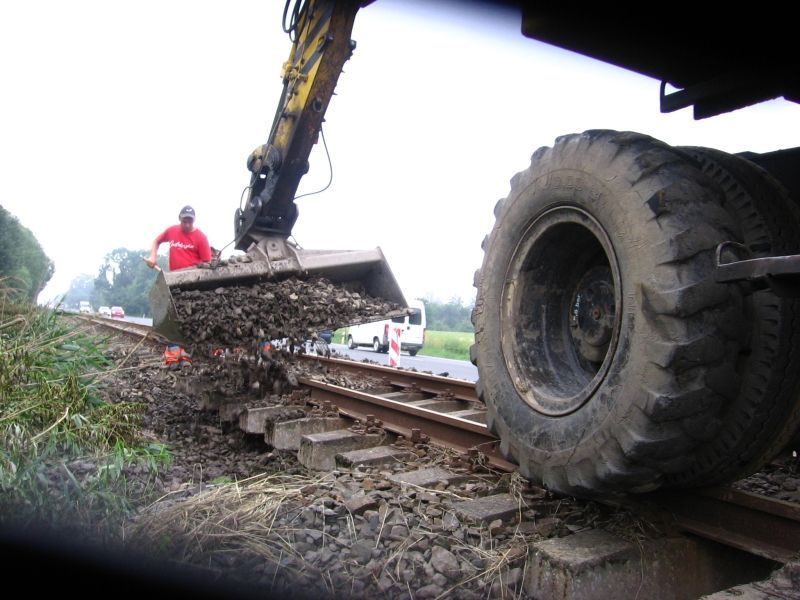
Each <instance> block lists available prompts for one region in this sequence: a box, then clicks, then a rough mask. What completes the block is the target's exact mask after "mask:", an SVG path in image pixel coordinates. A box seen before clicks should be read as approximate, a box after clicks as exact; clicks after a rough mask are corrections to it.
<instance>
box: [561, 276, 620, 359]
mask: <svg viewBox="0 0 800 600" xmlns="http://www.w3.org/2000/svg"><path fill="white" fill-rule="evenodd" d="M571 306H572V309H571V311H570V334H571V335H572V340H573V342H574V343H575V348H576V350H577V352H578V354H579V355H580V356H581V357H583V358H584V359H585V360H587V361H589V362H592V363H598V362H602V360H603V357H604V356H605V355H606V352H607V351H608V344H609V342H610V341H611V334H612V332H613V327H614V316H615V305H614V282H613V281H612V279H611V269H609V268H608V267H607V266H597V267H592V268H591V269H589V270H588V271H586V273H584V275H583V277H581V279H580V281H579V282H578V285H577V287H576V289H575V294H574V295H573V297H572V303H571Z"/></svg>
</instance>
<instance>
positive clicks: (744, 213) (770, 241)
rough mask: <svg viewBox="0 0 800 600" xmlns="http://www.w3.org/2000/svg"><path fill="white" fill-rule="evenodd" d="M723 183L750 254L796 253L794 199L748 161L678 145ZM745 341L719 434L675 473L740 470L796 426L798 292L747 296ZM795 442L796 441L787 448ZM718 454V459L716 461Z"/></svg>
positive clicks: (710, 475)
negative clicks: (736, 386)
mask: <svg viewBox="0 0 800 600" xmlns="http://www.w3.org/2000/svg"><path fill="white" fill-rule="evenodd" d="M679 150H682V151H684V152H686V153H687V154H689V155H690V156H692V158H693V159H695V160H696V161H697V162H698V163H699V165H700V167H701V168H702V170H703V172H704V173H706V175H708V176H709V177H710V178H711V179H713V180H714V181H715V182H717V184H719V186H720V187H721V188H722V189H723V191H724V193H725V198H726V207H727V209H728V211H729V212H731V213H732V214H733V215H734V216H735V218H736V219H737V221H738V222H739V223H740V228H741V231H742V242H743V244H744V245H745V246H746V248H747V253H748V256H747V257H749V258H761V257H764V256H783V255H789V254H800V207H798V205H797V203H796V202H794V201H793V200H792V198H791V197H790V195H789V193H788V191H787V190H786V189H785V188H784V187H783V186H782V185H781V184H780V183H779V182H778V181H776V180H775V179H774V178H773V177H771V176H770V175H769V174H768V173H767V172H766V171H764V170H763V169H762V168H760V167H758V166H757V165H755V164H754V163H752V162H750V161H748V160H746V159H744V158H741V157H738V156H734V155H730V154H727V153H725V152H721V151H719V150H713V149H711V148H695V147H687V148H679ZM746 300H747V308H748V312H747V315H748V316H747V324H748V325H749V326H750V327H749V328H748V330H747V331H748V336H749V337H748V344H747V347H746V348H745V349H744V350H745V355H744V356H743V357H742V359H740V362H739V364H738V365H737V371H738V372H739V373H740V374H741V380H742V386H741V390H740V392H739V398H738V400H737V402H735V403H733V404H732V405H731V406H730V407H728V410H727V411H725V412H724V413H723V414H722V415H721V418H722V423H723V425H722V429H721V435H720V436H719V437H718V438H715V439H714V440H710V441H709V442H708V443H706V444H703V445H701V446H700V447H699V448H698V449H697V450H696V451H695V456H696V461H695V466H694V468H693V469H691V470H690V471H689V472H687V473H683V474H680V475H678V476H676V477H675V478H673V479H674V481H675V482H676V483H680V482H681V481H683V480H684V479H689V480H703V479H706V480H708V481H709V483H716V482H720V481H726V480H733V479H736V478H738V477H741V476H743V475H747V474H749V473H751V472H753V471H755V470H757V469H759V468H760V467H761V466H763V464H764V463H766V462H768V461H769V460H771V459H772V458H774V457H775V455H777V454H778V453H779V452H780V451H781V450H782V449H784V447H785V446H786V445H787V444H788V443H789V442H790V440H792V439H793V438H795V442H794V443H795V444H796V443H797V441H796V440H797V434H798V433H800V431H798V428H800V299H798V298H795V297H782V296H780V295H779V294H777V293H776V292H775V291H773V290H771V289H762V290H760V291H756V292H755V293H753V294H752V295H748V296H747V299H746ZM793 449H797V448H793ZM720 455H722V456H724V457H725V459H726V460H725V461H722V462H720V460H719V457H720Z"/></svg>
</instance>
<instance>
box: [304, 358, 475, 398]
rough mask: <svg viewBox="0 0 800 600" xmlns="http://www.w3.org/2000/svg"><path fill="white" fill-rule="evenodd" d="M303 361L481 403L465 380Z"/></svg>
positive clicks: (352, 363) (349, 363) (380, 367)
mask: <svg viewBox="0 0 800 600" xmlns="http://www.w3.org/2000/svg"><path fill="white" fill-rule="evenodd" d="M300 358H301V360H305V361H319V362H320V363H322V364H326V365H329V366H331V367H335V368H336V369H339V370H341V371H345V372H348V373H355V374H360V375H365V374H366V375H371V376H373V377H380V378H382V379H385V380H386V383H387V384H389V385H394V386H397V387H409V386H411V385H412V384H413V385H415V386H416V387H417V388H418V389H419V390H420V391H422V392H427V393H429V394H433V395H436V394H442V393H448V392H449V393H451V394H453V396H454V397H455V398H458V399H459V400H465V401H466V402H480V400H478V396H477V394H476V393H475V384H474V383H473V382H472V381H466V380H464V379H452V378H450V377H442V376H441V375H430V374H428V373H420V372H419V371H406V370H403V369H396V368H394V367H386V366H384V365H373V364H370V363H364V362H356V361H354V360H344V359H341V358H325V357H321V356H314V355H310V354H306V355H301V356H300Z"/></svg>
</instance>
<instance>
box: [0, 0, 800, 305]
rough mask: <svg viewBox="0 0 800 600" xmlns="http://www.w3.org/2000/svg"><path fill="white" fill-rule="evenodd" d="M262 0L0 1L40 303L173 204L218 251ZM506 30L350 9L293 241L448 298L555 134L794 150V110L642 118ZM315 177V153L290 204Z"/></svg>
mask: <svg viewBox="0 0 800 600" xmlns="http://www.w3.org/2000/svg"><path fill="white" fill-rule="evenodd" d="M283 4H284V3H283V1H282V0H231V1H230V2H224V3H223V2H218V1H216V2H211V1H199V0H193V1H191V2H190V1H188V0H187V1H183V0H181V1H178V0H158V1H155V0H140V1H138V2H121V1H118V0H102V1H101V0H97V1H89V0H71V1H70V2H63V1H56V0H27V1H25V2H22V1H20V2H4V3H2V4H0V56H2V59H0V75H2V82H3V84H2V85H3V88H2V94H1V95H0V169H2V177H0V205H2V206H3V207H4V208H5V209H6V210H8V211H10V212H11V213H12V214H13V215H15V216H16V217H17V218H19V220H20V221H21V222H22V224H23V225H24V226H26V227H28V228H29V229H30V230H31V231H32V232H33V233H34V235H35V236H36V237H37V238H38V239H39V241H40V243H41V244H42V246H43V247H44V250H45V252H46V253H47V255H48V256H49V257H50V258H52V259H53V260H54V261H55V265H56V273H55V276H54V277H53V280H52V282H51V284H50V285H49V286H48V288H47V289H46V290H45V292H44V293H43V295H42V296H41V297H40V301H45V300H48V299H50V298H53V297H55V296H57V295H59V294H61V293H63V292H65V291H66V290H67V289H68V287H69V283H70V281H71V280H72V279H73V278H74V277H75V276H76V275H78V274H80V273H91V274H96V272H97V270H98V268H99V266H100V264H101V263H102V259H103V256H104V255H105V254H107V253H108V252H110V251H111V250H113V249H114V248H118V247H126V248H130V249H139V248H141V249H143V250H145V249H148V248H149V246H150V244H151V242H152V240H153V238H154V237H155V236H156V235H157V234H158V233H160V232H161V231H162V230H163V229H164V228H165V227H167V226H168V225H171V224H174V223H177V221H178V212H179V210H180V208H181V207H182V206H183V205H184V204H191V205H193V206H194V208H195V210H196V211H197V215H198V216H197V222H196V224H197V226H198V227H199V228H200V229H202V230H203V231H205V232H206V234H207V235H208V237H209V240H210V242H211V244H212V245H213V246H216V247H222V246H224V245H226V244H228V242H230V241H231V240H232V239H233V233H234V232H233V215H234V211H235V209H236V207H237V206H238V205H239V201H240V197H241V194H242V191H243V189H244V188H245V186H246V185H247V184H248V183H249V173H248V171H247V170H246V166H245V163H246V159H247V156H248V155H249V153H250V152H251V150H253V149H254V148H255V147H256V146H259V145H260V144H262V143H264V142H265V141H266V136H267V134H268V132H269V127H270V125H271V122H272V117H273V115H274V111H275V107H276V106H277V102H278V99H279V96H280V92H281V80H280V72H281V66H282V64H283V62H284V61H285V60H286V58H287V56H288V53H289V50H290V42H289V39H288V37H287V36H286V34H284V33H283V31H282V29H281V16H282V12H283ZM519 29H520V22H519V18H518V16H516V15H515V14H513V13H510V14H506V13H494V12H492V13H487V12H483V13H476V14H465V13H463V12H454V11H452V10H450V11H445V12H442V11H441V10H440V9H435V8H432V7H430V5H429V4H425V3H412V2H408V1H407V0H406V1H401V0H378V1H376V2H374V3H373V4H371V5H370V6H368V7H367V8H365V9H362V10H361V12H360V13H359V15H358V16H357V17H356V24H355V28H354V32H353V38H354V39H355V40H356V41H357V43H358V47H357V49H356V51H355V53H354V55H353V57H352V58H351V59H350V61H349V62H348V63H347V64H346V65H345V73H344V74H343V75H342V77H341V78H340V80H339V84H338V86H337V95H336V96H335V97H334V98H333V100H332V102H331V105H330V107H329V110H328V113H327V116H326V123H325V126H324V131H325V137H326V139H327V142H328V148H329V150H330V153H331V159H332V162H333V183H332V185H331V187H330V189H328V190H327V191H326V192H324V193H322V194H318V195H313V196H308V197H306V198H302V199H300V200H298V205H299V207H300V218H299V220H298V222H297V224H296V225H295V229H294V235H295V238H296V239H297V241H298V242H299V243H300V245H302V246H303V247H305V248H343V249H359V248H372V247H375V246H380V247H381V248H382V249H383V251H384V253H385V255H386V257H387V259H388V261H389V264H390V266H391V268H392V270H393V271H394V274H395V276H396V278H397V279H398V281H399V283H400V285H401V287H402V288H403V290H404V292H405V294H406V296H407V297H419V296H423V295H432V296H434V297H437V298H439V299H441V300H448V299H450V298H451V297H454V296H457V297H461V298H462V299H463V300H464V301H465V302H469V301H471V300H473V299H474V294H475V292H474V289H473V288H472V274H473V272H474V271H475V269H476V268H478V267H479V266H480V263H481V260H482V251H481V249H480V243H481V240H482V239H483V237H484V235H486V234H487V233H488V232H489V230H490V229H491V226H492V223H493V219H494V217H493V215H492V208H493V206H494V204H495V203H496V201H497V200H498V199H499V198H501V197H504V196H505V195H506V194H507V193H508V191H509V183H508V182H509V180H510V178H511V177H512V176H513V175H514V173H516V172H518V171H520V170H522V169H524V168H526V166H527V165H528V163H529V160H530V155H531V154H532V153H533V151H534V150H535V149H536V148H538V147H540V146H549V145H552V143H553V141H554V140H555V138H556V137H558V136H559V135H563V134H566V133H573V132H579V131H584V130H586V129H595V128H601V129H618V130H631V131H640V132H642V133H647V134H649V135H652V136H654V137H657V138H660V139H662V140H664V141H666V142H668V143H671V144H676V145H704V146H711V147H717V148H720V149H722V150H726V151H729V152H738V151H743V150H752V151H756V152H762V151H769V150H775V149H778V148H785V147H792V146H795V145H797V142H798V140H797V135H796V134H797V132H798V129H797V124H798V123H800V119H798V117H799V116H800V107H798V106H797V105H796V104H792V103H788V102H785V101H782V100H777V101H772V102H768V103H763V104H760V105H758V106H755V107H750V108H747V109H743V110H739V111H736V112H734V113H730V114H728V115H723V116H719V117H715V118H712V119H709V120H705V121H693V120H692V117H691V111H690V109H686V110H683V111H680V112H678V113H674V114H671V115H662V114H660V113H659V112H658V88H659V82H657V81H655V80H652V79H648V78H646V77H643V76H640V75H636V74H633V73H629V72H627V71H624V70H622V69H619V68H616V67H612V66H608V65H604V64H603V63H600V62H597V61H593V60H591V59H588V58H584V57H581V56H579V55H577V54H572V53H569V52H566V51H562V50H558V49H556V48H553V47H550V46H547V45H544V44H541V43H538V42H534V41H532V40H529V39H526V38H524V37H523V36H522V35H521V34H520V33H519ZM328 178H329V170H328V164H327V159H326V158H325V156H324V153H323V152H322V148H321V144H319V145H318V146H317V147H316V148H315V150H314V152H313V154H312V158H311V172H310V174H309V175H307V176H306V178H305V179H304V181H303V183H302V184H301V188H300V190H299V193H304V192H309V191H314V190H317V189H320V188H322V187H324V186H325V184H326V183H327V181H328ZM231 248H232V246H231V247H229V250H230V249H231ZM162 252H166V246H163V247H162Z"/></svg>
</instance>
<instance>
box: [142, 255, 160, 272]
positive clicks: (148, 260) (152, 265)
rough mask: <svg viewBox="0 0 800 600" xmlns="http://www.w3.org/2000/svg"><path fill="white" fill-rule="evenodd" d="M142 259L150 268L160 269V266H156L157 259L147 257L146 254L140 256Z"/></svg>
mask: <svg viewBox="0 0 800 600" xmlns="http://www.w3.org/2000/svg"><path fill="white" fill-rule="evenodd" d="M142 260H143V261H144V262H146V263H147V266H148V267H150V268H151V269H158V270H159V271H160V270H161V267H159V266H158V261H157V260H155V259H152V258H147V257H146V256H143V257H142Z"/></svg>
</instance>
